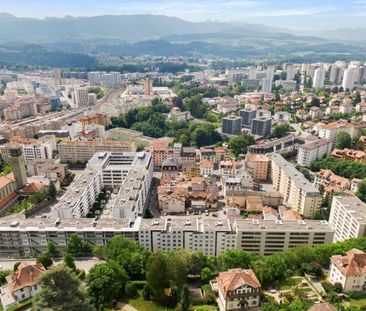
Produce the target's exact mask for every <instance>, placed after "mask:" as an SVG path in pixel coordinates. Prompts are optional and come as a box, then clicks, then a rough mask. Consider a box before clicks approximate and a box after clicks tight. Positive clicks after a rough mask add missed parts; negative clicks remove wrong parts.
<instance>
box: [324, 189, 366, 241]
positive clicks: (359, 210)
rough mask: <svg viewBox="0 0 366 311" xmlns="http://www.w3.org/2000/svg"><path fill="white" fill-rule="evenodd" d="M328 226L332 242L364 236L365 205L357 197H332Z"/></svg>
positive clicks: (365, 232) (365, 221)
mask: <svg viewBox="0 0 366 311" xmlns="http://www.w3.org/2000/svg"><path fill="white" fill-rule="evenodd" d="M329 224H330V226H331V228H332V229H333V230H334V240H333V241H334V242H338V241H344V240H348V239H352V238H360V237H364V236H366V204H365V203H364V202H362V201H361V200H360V199H359V198H357V197H340V196H339V197H337V196H333V201H332V208H331V210H330V216H329Z"/></svg>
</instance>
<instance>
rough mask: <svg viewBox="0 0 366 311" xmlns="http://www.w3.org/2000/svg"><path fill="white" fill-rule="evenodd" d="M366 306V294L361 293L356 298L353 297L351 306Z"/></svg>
mask: <svg viewBox="0 0 366 311" xmlns="http://www.w3.org/2000/svg"><path fill="white" fill-rule="evenodd" d="M363 306H366V295H360V296H358V297H355V298H351V300H350V307H358V308H360V307H363Z"/></svg>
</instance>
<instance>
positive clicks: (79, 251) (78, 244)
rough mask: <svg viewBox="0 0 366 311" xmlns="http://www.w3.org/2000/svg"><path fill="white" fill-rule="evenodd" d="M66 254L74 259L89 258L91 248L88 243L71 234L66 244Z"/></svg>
mask: <svg viewBox="0 0 366 311" xmlns="http://www.w3.org/2000/svg"><path fill="white" fill-rule="evenodd" d="M66 252H67V253H68V254H70V255H72V256H74V257H77V256H89V255H90V254H91V247H90V245H89V243H88V241H86V240H83V239H81V238H80V237H79V236H78V235H77V234H76V233H73V234H72V235H71V236H70V239H69V240H68V242H67V246H66Z"/></svg>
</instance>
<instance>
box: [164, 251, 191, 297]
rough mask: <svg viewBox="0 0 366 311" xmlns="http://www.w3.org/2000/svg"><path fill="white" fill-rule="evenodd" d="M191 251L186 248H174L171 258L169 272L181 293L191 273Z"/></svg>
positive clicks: (173, 283) (173, 284) (174, 284)
mask: <svg viewBox="0 0 366 311" xmlns="http://www.w3.org/2000/svg"><path fill="white" fill-rule="evenodd" d="M190 258H191V252H189V251H187V250H185V249H179V250H174V251H173V252H172V255H171V257H170V259H169V264H168V267H169V274H170V278H171V280H172V286H173V287H176V288H177V289H178V293H179V294H180V293H181V291H182V289H183V286H184V284H185V283H186V280H187V276H188V273H189V265H190Z"/></svg>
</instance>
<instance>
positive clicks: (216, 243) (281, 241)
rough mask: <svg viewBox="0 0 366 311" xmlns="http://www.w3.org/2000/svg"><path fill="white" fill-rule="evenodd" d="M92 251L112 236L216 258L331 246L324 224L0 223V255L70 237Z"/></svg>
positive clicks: (171, 220) (179, 220)
mask: <svg viewBox="0 0 366 311" xmlns="http://www.w3.org/2000/svg"><path fill="white" fill-rule="evenodd" d="M74 233H76V234H78V235H79V236H80V237H81V238H83V239H86V240H87V241H88V242H89V243H90V244H91V246H94V245H106V243H107V241H108V240H109V239H110V238H112V237H113V236H116V235H123V236H125V237H127V238H131V239H135V240H138V241H139V242H140V243H141V244H142V245H144V246H145V247H146V248H147V249H148V250H150V251H156V250H161V251H164V252H165V251H171V250H173V249H176V248H185V249H189V250H192V251H202V252H203V253H204V254H206V255H210V256H215V255H218V254H220V253H222V252H225V251H226V250H229V249H244V250H246V251H248V252H253V253H255V254H258V255H265V256H267V255H271V254H273V253H276V252H281V251H284V250H286V249H289V248H292V247H295V246H301V245H321V244H325V243H330V242H331V241H332V240H333V235H334V232H333V230H332V229H331V228H330V226H329V224H328V223H327V222H326V221H318V220H307V221H271V220H236V221H235V222H234V223H233V224H230V222H229V221H228V220H226V219H225V220H223V219H202V218H197V217H193V216H186V217H167V218H159V219H141V217H138V218H136V219H135V220H131V219H128V218H111V219H107V218H99V219H98V220H96V219H94V218H78V219H76V218H26V219H24V218H23V219H20V218H14V217H13V218H11V217H8V218H6V219H3V220H2V222H1V223H0V242H1V244H0V254H1V255H11V254H25V253H29V254H40V253H44V252H45V250H46V249H47V242H48V241H51V242H52V243H54V244H55V245H56V246H57V247H60V248H64V247H66V244H67V241H68V239H69V238H70V236H71V235H72V234H74Z"/></svg>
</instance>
